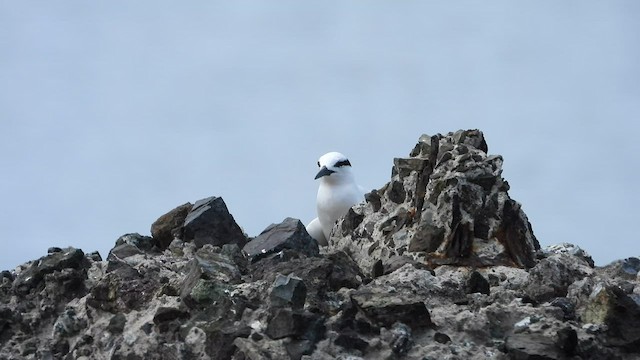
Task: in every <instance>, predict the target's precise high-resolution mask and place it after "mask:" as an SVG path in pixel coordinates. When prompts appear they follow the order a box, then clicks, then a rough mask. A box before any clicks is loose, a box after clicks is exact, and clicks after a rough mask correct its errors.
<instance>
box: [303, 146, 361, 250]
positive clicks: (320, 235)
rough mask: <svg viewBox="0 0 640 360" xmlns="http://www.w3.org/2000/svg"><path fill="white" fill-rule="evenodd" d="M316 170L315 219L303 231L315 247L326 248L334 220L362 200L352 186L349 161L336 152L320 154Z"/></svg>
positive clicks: (352, 178)
mask: <svg viewBox="0 0 640 360" xmlns="http://www.w3.org/2000/svg"><path fill="white" fill-rule="evenodd" d="M318 167H319V168H320V171H318V174H317V175H316V179H320V186H319V187H318V197H317V199H316V202H317V203H316V210H317V212H318V217H317V218H315V219H313V220H311V222H310V223H309V224H308V225H307V232H308V233H309V235H311V237H313V238H314V239H316V241H318V244H320V245H325V246H326V245H328V241H329V235H330V234H331V229H333V226H334V225H335V223H336V221H338V219H340V218H341V217H343V216H344V215H346V214H347V211H349V209H350V208H351V207H352V206H353V205H355V204H357V203H359V202H361V201H363V200H364V191H363V189H362V187H360V186H358V184H356V181H355V178H354V177H353V172H352V170H351V163H350V162H349V159H347V157H346V156H344V155H342V154H340V153H339V152H329V153H326V154H324V155H322V156H321V157H320V159H319V160H318Z"/></svg>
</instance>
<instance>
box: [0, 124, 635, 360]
mask: <svg viewBox="0 0 640 360" xmlns="http://www.w3.org/2000/svg"><path fill="white" fill-rule="evenodd" d="M501 166H502V160H501V158H500V157H499V156H489V155H487V145H486V142H485V141H484V138H483V135H482V133H481V132H479V131H477V130H469V131H458V132H456V133H450V134H447V135H445V136H443V135H436V136H431V137H430V136H422V137H421V138H420V141H419V143H418V145H417V146H416V147H415V149H414V150H413V151H412V152H411V155H410V157H408V158H404V159H396V160H395V161H394V165H393V171H392V179H391V181H390V182H389V183H388V184H386V185H385V186H383V187H382V188H381V189H379V190H377V191H373V192H371V193H369V194H368V196H367V201H366V203H363V204H360V205H357V206H355V207H354V208H352V209H351V211H350V212H349V213H348V214H347V215H346V216H345V217H344V218H343V219H342V220H340V221H339V222H338V224H336V226H335V227H334V229H333V234H332V237H331V239H330V240H329V246H327V247H324V248H321V249H319V248H318V244H317V243H316V242H315V241H314V240H313V239H312V238H311V237H310V236H309V235H308V234H307V233H306V231H305V230H304V226H303V225H302V224H301V223H300V222H299V221H298V220H296V219H291V218H287V219H285V220H284V221H283V222H282V223H280V224H275V225H272V226H269V227H268V228H267V229H265V231H264V232H263V233H262V234H260V235H259V236H257V237H256V238H254V239H248V238H247V237H246V236H245V235H244V234H243V233H242V231H241V230H240V227H239V226H238V225H237V224H236V223H235V221H234V219H233V216H231V214H229V212H228V210H227V208H226V205H225V204H224V201H223V200H222V199H221V198H219V197H212V198H208V199H203V200H200V201H198V202H196V203H195V204H193V205H192V204H189V203H187V204H184V205H181V206H179V207H177V208H176V209H174V210H172V211H170V212H169V213H167V214H165V215H163V216H161V217H160V218H159V219H158V220H157V221H156V222H155V223H154V224H153V225H152V229H151V234H152V237H147V236H142V235H139V234H127V235H123V236H122V237H120V238H119V239H118V240H117V241H116V244H115V247H114V248H113V249H112V250H111V252H110V253H109V255H108V256H107V259H106V260H104V261H103V260H102V259H101V258H100V255H99V254H97V253H90V254H85V253H84V252H83V251H81V250H79V249H74V248H64V249H62V248H51V249H50V250H49V253H48V254H47V255H46V256H43V257H42V258H40V259H38V260H35V261H31V262H28V263H26V264H24V265H22V266H19V267H18V268H16V269H15V270H13V271H2V272H1V273H0V359H254V360H255V359H268V358H271V359H399V358H402V359H631V358H640V326H638V324H640V282H639V280H640V275H639V271H640V260H638V258H628V259H624V260H619V261H616V262H614V263H612V264H609V265H607V266H605V267H594V264H593V261H592V260H591V258H590V257H589V255H588V254H586V253H585V252H584V251H583V250H581V249H580V248H578V247H577V246H574V245H571V244H560V245H556V246H552V247H548V248H546V249H540V247H539V245H538V242H537V240H536V238H535V237H534V235H533V231H532V229H531V226H530V224H529V222H528V221H527V218H526V216H525V214H524V212H523V211H522V209H521V207H520V205H519V204H518V203H517V202H515V201H513V200H512V199H510V198H509V196H508V194H507V191H508V185H507V183H506V181H504V180H503V179H502V178H501V176H500V171H501Z"/></svg>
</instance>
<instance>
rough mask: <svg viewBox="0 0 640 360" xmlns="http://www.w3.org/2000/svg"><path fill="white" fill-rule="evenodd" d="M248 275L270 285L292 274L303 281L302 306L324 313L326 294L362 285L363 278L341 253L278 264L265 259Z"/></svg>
mask: <svg viewBox="0 0 640 360" xmlns="http://www.w3.org/2000/svg"><path fill="white" fill-rule="evenodd" d="M250 272H251V274H252V277H253V279H254V280H255V281H259V280H265V281H266V282H267V283H269V284H272V283H273V282H274V281H275V279H276V277H277V276H278V275H282V274H287V275H291V274H295V276H296V277H298V278H300V279H302V280H303V281H304V284H305V287H306V289H307V295H306V306H307V307H309V309H310V310H313V309H316V310H318V311H325V310H327V309H326V308H327V302H326V293H327V291H338V290H340V289H341V288H356V287H358V286H360V285H361V284H362V278H363V276H362V275H361V274H360V272H359V269H358V266H357V265H356V264H355V263H354V262H353V260H351V258H349V256H347V255H346V254H344V253H342V252H338V253H335V254H328V255H327V256H326V257H313V258H294V259H290V260H286V261H285V260H281V259H278V258H266V259H263V260H260V261H258V262H257V263H255V264H252V265H251V267H250Z"/></svg>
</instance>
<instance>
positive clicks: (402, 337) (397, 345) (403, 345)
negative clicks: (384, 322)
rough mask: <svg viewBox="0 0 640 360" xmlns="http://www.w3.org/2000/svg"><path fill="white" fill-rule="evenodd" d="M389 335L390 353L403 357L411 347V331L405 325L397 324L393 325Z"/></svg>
mask: <svg viewBox="0 0 640 360" xmlns="http://www.w3.org/2000/svg"><path fill="white" fill-rule="evenodd" d="M391 334H392V340H391V344H390V345H391V351H393V353H394V354H397V355H404V354H406V353H407V352H409V350H410V349H411V346H413V339H412V336H411V329H410V328H409V327H408V326H407V325H405V324H402V323H399V322H397V323H395V324H393V328H391Z"/></svg>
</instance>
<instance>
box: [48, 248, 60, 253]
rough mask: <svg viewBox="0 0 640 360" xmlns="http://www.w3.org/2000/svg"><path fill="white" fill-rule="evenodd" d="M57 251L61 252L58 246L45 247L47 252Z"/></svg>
mask: <svg viewBox="0 0 640 360" xmlns="http://www.w3.org/2000/svg"><path fill="white" fill-rule="evenodd" d="M57 252H62V249H61V248H59V247H50V248H49V249H47V254H53V253H57Z"/></svg>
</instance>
